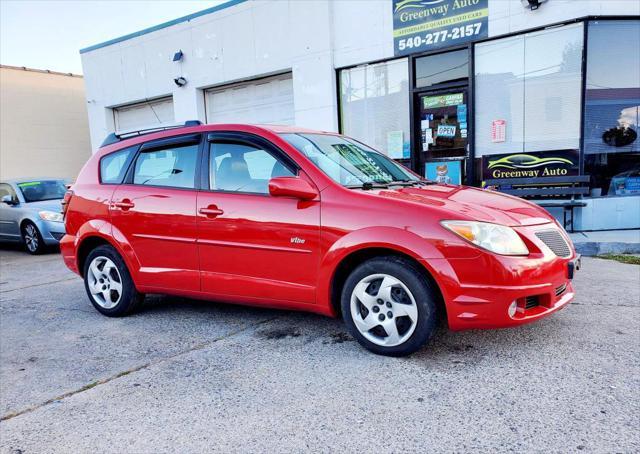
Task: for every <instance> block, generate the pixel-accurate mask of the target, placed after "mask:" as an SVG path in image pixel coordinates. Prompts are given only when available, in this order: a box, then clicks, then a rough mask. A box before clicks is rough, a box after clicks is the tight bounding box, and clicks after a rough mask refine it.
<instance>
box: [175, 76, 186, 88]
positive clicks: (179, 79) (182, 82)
mask: <svg viewBox="0 0 640 454" xmlns="http://www.w3.org/2000/svg"><path fill="white" fill-rule="evenodd" d="M173 82H174V83H175V84H176V85H177V86H178V87H184V86H185V85H187V79H185V78H184V77H182V76H180V77H176V78H175V79H173Z"/></svg>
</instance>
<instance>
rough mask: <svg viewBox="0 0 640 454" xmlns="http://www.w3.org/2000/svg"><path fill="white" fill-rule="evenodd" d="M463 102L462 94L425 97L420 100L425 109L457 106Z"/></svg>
mask: <svg viewBox="0 0 640 454" xmlns="http://www.w3.org/2000/svg"><path fill="white" fill-rule="evenodd" d="M463 102H464V97H463V94H462V93H451V94H449V95H439V96H425V97H424V98H422V105H423V106H424V108H425V109H430V108H434V107H447V106H457V105H458V104H462V103H463Z"/></svg>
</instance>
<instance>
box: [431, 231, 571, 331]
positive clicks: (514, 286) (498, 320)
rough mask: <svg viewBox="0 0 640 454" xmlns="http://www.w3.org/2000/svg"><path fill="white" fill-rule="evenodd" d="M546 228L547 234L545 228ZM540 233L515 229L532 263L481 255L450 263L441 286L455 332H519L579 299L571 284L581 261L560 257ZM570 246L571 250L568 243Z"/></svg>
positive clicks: (450, 322) (449, 319)
mask: <svg viewBox="0 0 640 454" xmlns="http://www.w3.org/2000/svg"><path fill="white" fill-rule="evenodd" d="M544 228H546V229H549V225H548V224H547V225H546V226H545V227H544ZM538 229H540V228H539V227H524V228H521V229H520V228H519V229H516V230H517V231H518V232H519V233H520V235H521V236H523V237H525V238H526V239H527V240H528V243H529V244H528V247H529V249H530V251H531V254H530V255H529V256H528V257H506V256H499V255H496V254H492V253H489V252H485V251H482V252H481V253H480V255H479V256H478V257H476V258H473V259H470V258H465V259H450V260H448V261H447V262H448V266H449V268H448V272H447V273H446V274H447V276H446V279H444V280H443V279H441V280H440V287H441V290H442V293H443V297H444V301H445V305H446V310H447V319H448V323H449V327H450V328H451V329H452V330H464V329H491V328H504V327H510V326H518V325H522V324H525V323H530V322H533V321H535V320H538V319H541V318H543V317H546V316H548V315H550V314H552V313H554V312H557V311H559V310H560V309H562V308H564V307H566V306H567V305H568V304H569V303H570V302H571V301H572V300H573V299H574V297H575V291H574V288H573V284H572V281H571V279H572V278H573V275H574V273H575V272H576V271H577V270H578V269H579V267H580V256H579V255H577V254H576V253H575V251H574V250H573V248H570V249H571V251H570V256H569V257H565V258H562V257H558V256H557V255H555V254H554V253H553V252H552V251H551V250H549V249H548V248H547V247H545V245H544V243H542V242H541V241H540V240H539V239H537V237H536V235H535V233H536V231H537V230H538ZM565 240H566V241H567V244H569V245H570V244H571V243H570V242H569V240H568V238H565Z"/></svg>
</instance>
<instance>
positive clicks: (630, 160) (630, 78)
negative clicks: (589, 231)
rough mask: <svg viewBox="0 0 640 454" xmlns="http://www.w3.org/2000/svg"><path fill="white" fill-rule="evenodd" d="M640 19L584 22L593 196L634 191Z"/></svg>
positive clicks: (639, 156)
mask: <svg viewBox="0 0 640 454" xmlns="http://www.w3.org/2000/svg"><path fill="white" fill-rule="evenodd" d="M638 49H640V21H638V20H628V21H627V20H620V21H594V22H590V23H589V42H588V44H587V74H586V91H585V118H584V153H585V173H587V174H589V175H591V194H592V195H593V196H600V195H602V196H604V195H607V196H613V195H630V194H640V139H639V138H638V134H639V125H640V56H639V55H640V54H639V53H638Z"/></svg>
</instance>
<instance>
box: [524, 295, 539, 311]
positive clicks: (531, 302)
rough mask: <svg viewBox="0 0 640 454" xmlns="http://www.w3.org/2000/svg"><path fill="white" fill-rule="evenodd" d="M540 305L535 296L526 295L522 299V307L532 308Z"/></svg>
mask: <svg viewBox="0 0 640 454" xmlns="http://www.w3.org/2000/svg"><path fill="white" fill-rule="evenodd" d="M539 305H540V301H539V299H538V297H537V296H527V297H526V298H525V299H524V308H525V309H532V308H534V307H537V306H539Z"/></svg>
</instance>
